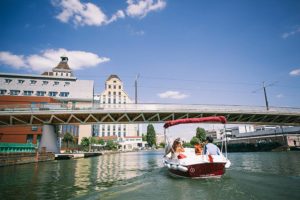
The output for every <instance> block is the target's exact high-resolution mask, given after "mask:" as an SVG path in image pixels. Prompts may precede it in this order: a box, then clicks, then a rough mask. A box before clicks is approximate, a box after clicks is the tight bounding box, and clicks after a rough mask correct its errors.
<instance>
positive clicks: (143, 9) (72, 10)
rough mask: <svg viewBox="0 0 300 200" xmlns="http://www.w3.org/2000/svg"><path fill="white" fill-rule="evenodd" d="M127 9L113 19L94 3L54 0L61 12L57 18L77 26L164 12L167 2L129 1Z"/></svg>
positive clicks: (105, 23)
mask: <svg viewBox="0 0 300 200" xmlns="http://www.w3.org/2000/svg"><path fill="white" fill-rule="evenodd" d="M127 4H128V6H127V8H126V9H125V10H126V11H125V10H124V11H123V10H121V9H120V10H118V11H117V12H116V13H114V14H113V15H112V16H111V18H109V17H107V15H106V14H105V13H104V12H103V11H102V10H101V8H100V7H99V6H97V5H95V4H93V3H89V2H88V3H81V2H80V0H52V5H53V6H55V7H58V8H59V9H60V10H61V12H60V13H59V14H58V15H57V16H55V17H56V18H57V19H58V20H59V21H61V22H63V23H69V22H71V23H73V24H74V25H75V26H103V25H107V24H110V23H112V22H115V21H117V20H118V19H123V18H125V17H126V14H127V15H128V16H130V17H140V18H143V17H145V16H146V15H147V14H148V13H149V12H151V11H157V10H162V9H163V8H165V6H166V2H165V0H127Z"/></svg>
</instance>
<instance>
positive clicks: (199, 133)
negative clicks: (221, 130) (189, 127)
mask: <svg viewBox="0 0 300 200" xmlns="http://www.w3.org/2000/svg"><path fill="white" fill-rule="evenodd" d="M196 137H197V138H198V139H199V140H200V142H204V141H205V140H206V132H205V129H203V128H200V127H198V128H197V129H196Z"/></svg>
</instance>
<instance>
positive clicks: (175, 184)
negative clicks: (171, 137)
mask: <svg viewBox="0 0 300 200" xmlns="http://www.w3.org/2000/svg"><path fill="white" fill-rule="evenodd" d="M162 155H163V152H162V151H144V152H130V153H120V154H112V155H104V156H100V157H93V158H86V159H78V160H63V161H51V162H43V163H39V164H25V165H18V166H8V167H1V168H0V178H1V182H0V192H1V193H0V199H2V200H3V199H26V200H30V199H88V200H94V199H122V200H126V199H128V200H134V199H151V200H153V199H155V200H156V199H158V200H159V199H162V200H168V199H170V200H177V199H180V200H181V199H182V200H189V199H191V200H195V199H226V200H229V199H233V200H235V199H237V200H242V199H245V200H246V199H247V200H248V199H272V200H274V199H300V152H260V153H231V154H229V158H230V160H231V163H232V166H231V168H230V169H228V170H227V171H226V174H225V175H224V176H223V177H222V178H220V179H204V180H191V179H180V178H174V177H172V176H170V175H169V174H168V172H167V170H166V169H165V168H163V165H162V160H161V158H162Z"/></svg>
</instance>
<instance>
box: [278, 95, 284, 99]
mask: <svg viewBox="0 0 300 200" xmlns="http://www.w3.org/2000/svg"><path fill="white" fill-rule="evenodd" d="M283 97H284V96H283V94H277V95H276V98H278V99H281V98H283Z"/></svg>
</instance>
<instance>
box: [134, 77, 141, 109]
mask: <svg viewBox="0 0 300 200" xmlns="http://www.w3.org/2000/svg"><path fill="white" fill-rule="evenodd" d="M139 77H140V74H137V75H136V78H135V81H134V88H135V104H137V103H138V96H137V95H138V94H137V92H138V91H137V84H138V83H137V81H138V79H139Z"/></svg>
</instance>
